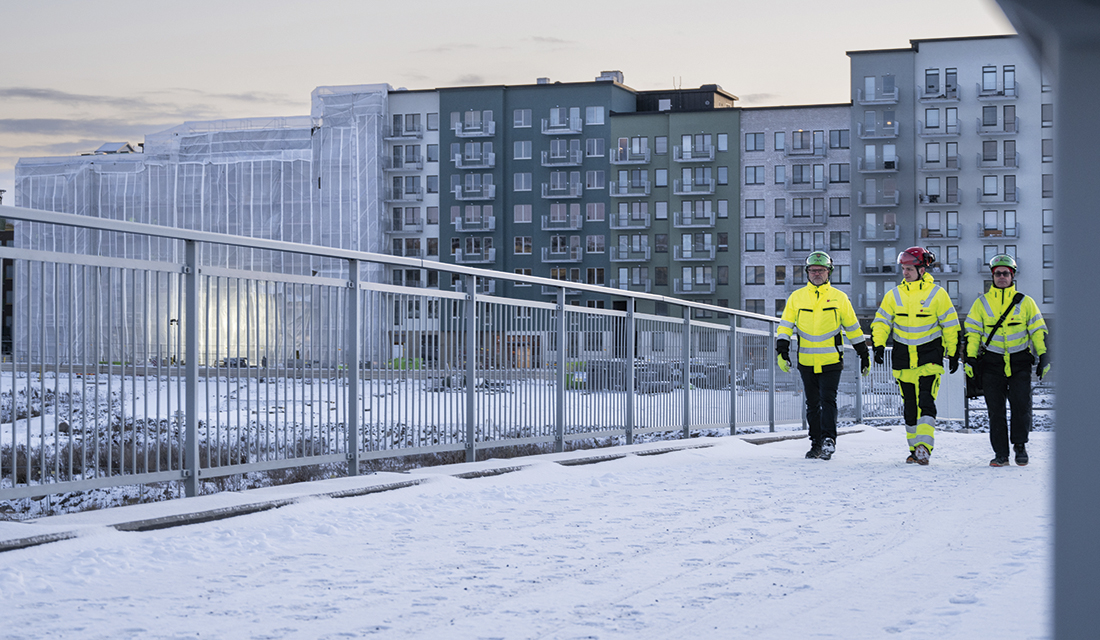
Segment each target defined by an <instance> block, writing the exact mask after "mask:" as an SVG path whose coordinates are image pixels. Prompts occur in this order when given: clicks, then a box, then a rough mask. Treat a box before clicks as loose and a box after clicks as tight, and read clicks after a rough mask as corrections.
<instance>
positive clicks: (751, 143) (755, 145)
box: [745, 133, 764, 151]
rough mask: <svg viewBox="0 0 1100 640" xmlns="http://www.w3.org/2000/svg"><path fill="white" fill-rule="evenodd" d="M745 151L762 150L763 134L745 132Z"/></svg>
mask: <svg viewBox="0 0 1100 640" xmlns="http://www.w3.org/2000/svg"><path fill="white" fill-rule="evenodd" d="M745 151H764V134H763V133H746V134H745Z"/></svg>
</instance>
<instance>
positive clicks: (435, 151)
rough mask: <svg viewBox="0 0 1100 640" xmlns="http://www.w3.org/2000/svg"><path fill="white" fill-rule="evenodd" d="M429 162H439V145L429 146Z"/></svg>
mask: <svg viewBox="0 0 1100 640" xmlns="http://www.w3.org/2000/svg"><path fill="white" fill-rule="evenodd" d="M427 160H428V162H439V145H438V144H429V145H428V157H427Z"/></svg>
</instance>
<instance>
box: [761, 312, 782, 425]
mask: <svg viewBox="0 0 1100 640" xmlns="http://www.w3.org/2000/svg"><path fill="white" fill-rule="evenodd" d="M771 328H772V338H771V342H770V343H769V344H767V345H764V353H765V354H767V362H768V431H769V432H771V433H775V368H776V367H777V366H778V363H777V362H776V359H775V358H773V357H771V346H772V345H773V344H775V341H776V338H777V336H778V334H777V333H776V331H777V330H778V329H779V325H778V324H777V323H775V322H772V323H771Z"/></svg>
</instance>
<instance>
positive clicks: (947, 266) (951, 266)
mask: <svg viewBox="0 0 1100 640" xmlns="http://www.w3.org/2000/svg"><path fill="white" fill-rule="evenodd" d="M928 272H929V273H934V274H936V277H937V278H938V277H942V276H947V277H955V276H958V275H960V274H961V273H962V267H961V265H960V264H959V263H958V262H934V263H932V266H931V267H929V269H928Z"/></svg>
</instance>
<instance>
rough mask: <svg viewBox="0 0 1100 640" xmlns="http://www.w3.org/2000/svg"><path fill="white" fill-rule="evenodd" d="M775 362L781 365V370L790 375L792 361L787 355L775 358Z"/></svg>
mask: <svg viewBox="0 0 1100 640" xmlns="http://www.w3.org/2000/svg"><path fill="white" fill-rule="evenodd" d="M775 361H776V362H777V363H779V368H780V369H781V370H782V371H783V373H789V372H790V370H791V359H790V357H788V356H787V355H785V354H782V353H781V354H779V355H777V356H775Z"/></svg>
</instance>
